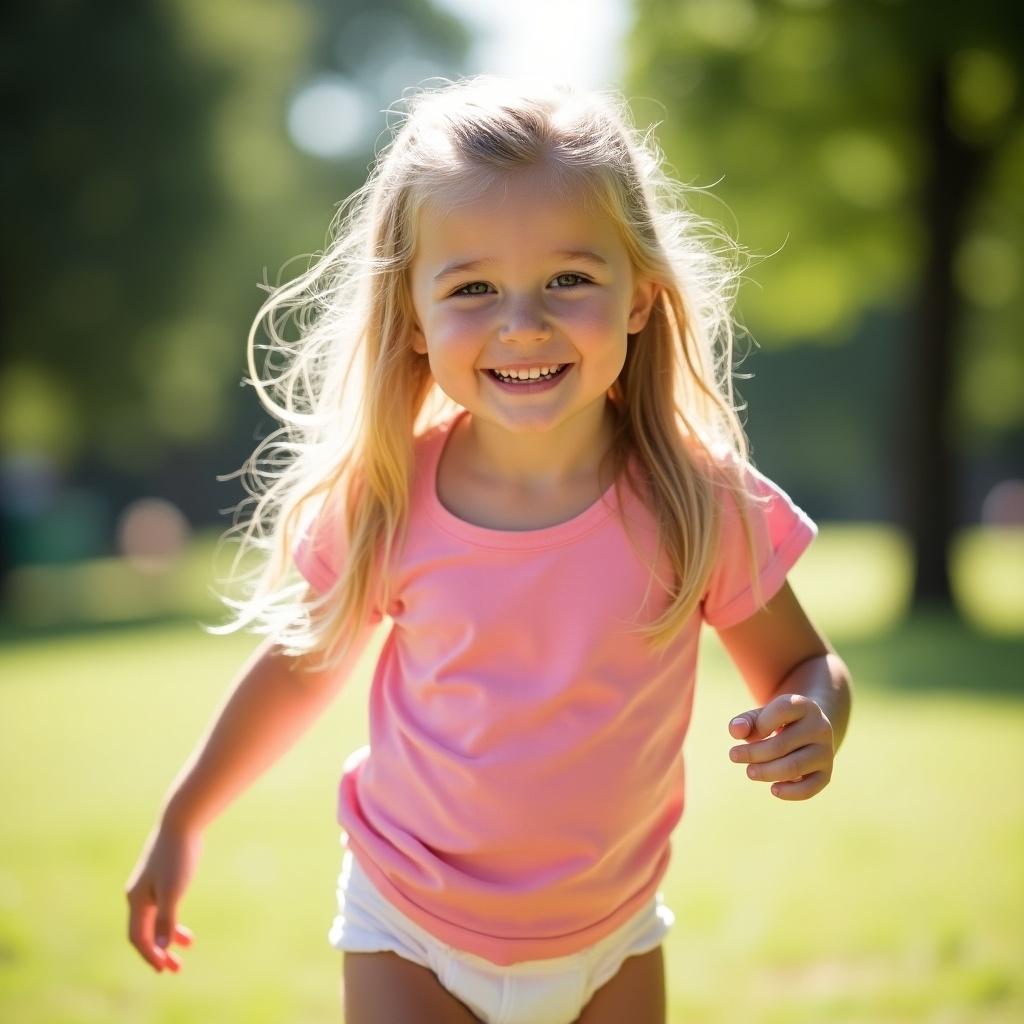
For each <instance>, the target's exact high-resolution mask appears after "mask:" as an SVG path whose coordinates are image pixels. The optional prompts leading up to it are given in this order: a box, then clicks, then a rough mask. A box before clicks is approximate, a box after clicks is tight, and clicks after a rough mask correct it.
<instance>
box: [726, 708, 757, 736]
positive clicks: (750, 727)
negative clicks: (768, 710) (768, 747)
mask: <svg viewBox="0 0 1024 1024" xmlns="http://www.w3.org/2000/svg"><path fill="white" fill-rule="evenodd" d="M756 721H757V712H756V711H744V712H743V714H742V715H737V716H736V717H735V718H733V719H732V721H730V722H729V732H730V733H731V734H732V735H733V736H734V737H735V738H736V739H738V740H739V739H743V738H744V737H745V736H753V734H754V723H755V722H756Z"/></svg>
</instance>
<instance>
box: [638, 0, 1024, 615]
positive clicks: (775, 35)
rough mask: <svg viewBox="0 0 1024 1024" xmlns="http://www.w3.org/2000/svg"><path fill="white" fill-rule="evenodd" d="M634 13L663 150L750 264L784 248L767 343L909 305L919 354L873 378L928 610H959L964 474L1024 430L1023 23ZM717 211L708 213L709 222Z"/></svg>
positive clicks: (916, 13) (710, 1) (911, 350)
mask: <svg viewBox="0 0 1024 1024" xmlns="http://www.w3.org/2000/svg"><path fill="white" fill-rule="evenodd" d="M634 7H635V18H634V27H633V31H632V36H631V40H630V46H629V55H628V56H629V70H628V72H627V83H626V88H627V90H628V93H629V95H631V96H637V95H640V96H643V95H648V94H653V95H654V96H655V97H657V100H658V101H660V102H662V103H663V104H664V107H665V114H664V120H665V127H664V128H662V129H661V131H660V133H659V135H660V138H661V139H662V140H663V143H664V148H665V149H666V151H667V153H668V155H669V156H670V157H671V158H672V159H674V160H675V161H676V166H678V167H682V168H683V171H684V173H683V175H682V176H683V178H684V180H687V181H692V180H694V179H696V180H701V181H703V182H705V183H708V184H710V183H714V191H715V193H717V194H718V195H719V196H720V197H721V198H722V199H723V200H724V201H725V203H726V204H727V205H728V206H729V207H730V208H731V209H732V210H734V211H735V214H736V219H737V222H738V223H739V224H740V225H741V226H742V228H743V232H744V237H743V238H741V239H740V240H741V241H742V242H743V244H745V245H746V246H748V247H749V248H751V249H753V250H755V251H757V252H763V251H766V250H768V251H771V250H775V251H776V253H777V250H778V249H779V248H780V247H782V246H783V245H785V246H786V247H787V248H786V251H785V252H784V253H783V254H782V255H777V254H775V253H773V255H774V259H772V260H769V261H768V262H765V263H763V264H760V265H759V266H758V270H757V277H758V278H759V279H760V281H761V283H762V284H763V290H761V291H759V292H754V293H753V294H749V293H747V292H744V293H743V295H742V296H741V301H740V303H739V305H738V312H739V313H741V314H742V315H743V316H744V318H745V319H746V321H747V323H748V325H749V327H750V329H751V331H752V333H753V334H754V335H755V336H757V337H759V338H760V337H767V338H768V339H769V344H772V343H783V342H784V341H787V340H789V341H791V340H794V339H815V340H818V341H824V342H829V343H833V344H834V343H836V342H841V341H843V340H844V339H845V338H847V337H849V336H850V335H851V334H852V333H853V332H854V331H855V329H856V325H857V323H858V321H859V320H861V319H862V318H863V317H864V316H865V315H866V314H868V313H869V312H870V311H871V310H872V308H889V309H892V308H893V307H898V306H899V305H900V304H906V305H907V306H908V307H909V308H908V309H907V320H906V322H907V325H908V326H907V331H906V337H905V339H903V342H904V343H903V345H902V350H898V351H894V352H892V353H891V355H890V357H889V358H887V360H886V361H885V362H884V363H883V364H882V365H879V367H878V369H877V375H878V378H879V381H880V388H879V393H878V395H877V396H875V401H876V402H877V400H878V398H879V397H880V396H881V395H882V394H884V389H883V388H882V387H881V382H884V381H885V380H886V378H888V377H890V376H891V375H896V376H897V380H896V382H895V383H896V395H897V398H896V401H897V403H898V409H897V410H896V416H895V417H894V422H895V423H896V424H898V427H899V433H898V438H897V439H896V440H895V442H894V443H893V445H892V447H891V449H890V458H891V459H892V460H893V461H894V464H895V472H894V473H893V479H894V480H896V481H898V482H899V484H900V486H901V493H900V496H899V497H900V501H899V504H898V508H899V518H900V520H901V525H903V526H904V527H905V528H906V530H907V532H908V534H909V537H910V538H911V541H912V544H913V547H914V554H915V562H916V578H915V583H914V594H913V596H914V602H915V604H922V603H938V604H941V605H947V606H948V605H951V604H952V598H951V593H950V581H949V575H948V564H949V560H948V553H949V548H950V541H951V536H952V533H953V531H954V529H955V526H956V525H957V524H956V516H957V509H956V495H957V493H958V488H957V480H956V476H957V473H956V469H955V456H956V455H957V454H958V453H960V452H963V451H965V450H967V449H968V448H969V447H970V446H971V445H972V444H977V443H978V442H979V441H980V440H982V439H984V438H986V437H991V436H992V435H994V434H996V433H998V432H1000V431H1006V430H1008V429H1011V428H1016V429H1020V427H1021V426H1022V425H1024V401H1022V395H1024V347H1022V346H1021V345H1020V342H1019V326H1018V325H1019V324H1020V322H1021V314H1022V312H1024V310H1022V308H1021V303H1022V298H1021V290H1020V288H1019V287H1017V285H1018V282H1019V271H1020V263H1019V257H1018V255H1017V254H1018V253H1019V251H1020V246H1021V241H1022V237H1021V235H1022V232H1021V228H1022V224H1024V221H1022V218H1021V212H1022V205H1024V200H1022V194H1021V189H1020V182H1021V181H1022V180H1024V118H1022V110H1024V107H1022V94H1021V82H1020V69H1021V64H1022V62H1021V56H1022V51H1024V31H1022V28H1024V23H1022V11H1024V8H1022V6H1021V5H1020V4H1019V3H1017V2H1013V0H1004V2H1000V0H975V2H973V3H971V4H964V5H961V4H953V3H948V2H946V3H928V2H926V0H863V2H860V3H841V2H831V0H635V4H634ZM716 179H721V184H718V182H717V181H716ZM700 199H701V197H700V196H699V195H698V197H697V201H692V202H693V205H694V207H695V208H697V209H698V210H699V212H702V213H704V214H705V215H711V216H713V213H711V214H709V213H708V211H706V210H700V203H699V200H700ZM865 398H866V401H867V404H866V406H865V411H871V403H872V396H870V395H869V396H865ZM812 404H817V403H812ZM873 411H874V412H875V413H878V412H885V411H886V410H882V409H878V408H877V406H876V408H875V409H874V410H873Z"/></svg>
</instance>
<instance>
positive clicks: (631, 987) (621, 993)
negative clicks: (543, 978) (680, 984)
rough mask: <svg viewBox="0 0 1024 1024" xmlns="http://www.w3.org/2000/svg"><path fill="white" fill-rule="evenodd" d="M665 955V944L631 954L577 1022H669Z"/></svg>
mask: <svg viewBox="0 0 1024 1024" xmlns="http://www.w3.org/2000/svg"><path fill="white" fill-rule="evenodd" d="M667 1012H668V1011H667V1007H666V994H665V959H664V956H663V954H662V948H661V946H657V947H655V948H654V949H652V950H650V951H649V952H647V953H641V954H640V955H639V956H628V957H626V959H625V960H623V961H622V966H621V967H620V968H619V970H618V972H617V973H616V974H615V975H614V976H613V977H612V978H611V979H610V980H609V981H606V982H605V983H604V984H603V985H602V986H601V987H600V988H599V989H598V990H597V991H596V992H595V993H594V994H593V995H592V996H591V997H590V1002H588V1003H587V1005H586V1006H585V1007H584V1008H583V1012H582V1013H581V1014H580V1016H579V1018H578V1019H577V1021H576V1022H575V1024H622V1021H629V1024H665V1017H666V1014H667Z"/></svg>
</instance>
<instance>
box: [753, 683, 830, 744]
mask: <svg viewBox="0 0 1024 1024" xmlns="http://www.w3.org/2000/svg"><path fill="white" fill-rule="evenodd" d="M816 707H817V705H816V704H815V703H814V701H813V700H811V698H810V697H805V696H804V695H803V694H802V693H780V694H779V696H778V697H773V698H772V699H771V700H770V701H769V702H768V703H767V704H765V706H764V707H763V708H761V710H760V711H759V712H758V715H757V733H758V735H759V736H762V737H766V736H771V734H772V733H773V732H777V731H778V730H779V729H782V728H785V727H786V726H787V725H790V724H792V723H794V722H799V721H800V719H801V718H803V717H804V716H805V715H807V714H808V712H810V711H811V710H813V709H814V708H816Z"/></svg>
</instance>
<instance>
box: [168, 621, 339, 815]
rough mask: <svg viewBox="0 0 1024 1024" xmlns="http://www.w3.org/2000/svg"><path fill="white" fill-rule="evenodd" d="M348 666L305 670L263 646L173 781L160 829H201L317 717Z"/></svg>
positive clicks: (275, 649) (267, 644)
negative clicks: (316, 670)
mask: <svg viewBox="0 0 1024 1024" xmlns="http://www.w3.org/2000/svg"><path fill="white" fill-rule="evenodd" d="M349 668H351V666H350V665H346V666H343V667H342V668H341V669H340V670H338V669H336V670H335V671H334V672H308V671H302V670H301V666H300V665H299V664H297V663H296V659H294V658H290V657H287V656H285V655H282V654H281V653H280V649H279V648H278V647H277V646H276V645H275V644H273V643H272V642H271V641H270V640H269V639H267V640H264V641H263V642H262V643H261V644H260V645H259V647H257V648H256V650H255V651H254V652H253V653H252V655H251V656H250V657H249V659H248V661H246V663H245V664H244V665H243V666H242V668H241V669H240V670H239V672H238V675H237V676H236V679H235V681H234V682H233V683H232V685H231V687H230V689H229V692H228V695H227V697H226V698H225V700H224V701H223V703H222V704H221V706H220V708H219V709H218V712H217V714H216V716H215V718H214V720H213V721H212V722H211V724H210V726H209V727H208V729H207V732H206V734H205V735H204V737H203V739H202V740H201V742H200V743H199V745H198V746H197V747H196V749H195V751H193V753H192V755H191V756H190V757H189V759H188V761H186V763H185V765H184V766H183V767H182V769H181V771H180V772H179V773H178V776H177V777H176V779H175V780H174V782H173V783H172V785H171V788H170V790H169V791H168V795H167V797H166V798H165V801H164V805H163V810H162V813H161V824H162V825H163V826H165V827H170V828H172V829H180V830H183V831H187V832H195V831H201V830H203V829H205V827H206V826H207V825H208V824H209V823H210V822H211V821H213V819H214V818H216V817H217V816H218V815H219V814H220V813H221V812H222V811H223V810H224V809H225V808H226V807H227V806H228V805H229V804H230V803H231V802H232V801H233V800H234V799H235V798H236V797H237V796H238V795H239V794H241V793H242V792H244V791H245V790H246V789H247V788H248V787H249V786H250V785H251V784H252V783H253V782H254V781H255V780H256V779H257V778H258V777H259V776H260V775H261V774H262V773H263V772H264V771H265V770H266V769H267V768H269V767H270V766H271V765H272V764H273V763H274V762H275V761H277V760H278V758H280V757H281V756H282V755H283V754H284V753H285V752H286V751H287V750H288V749H289V748H291V747H292V746H293V745H294V744H295V742H296V741H297V740H298V739H299V737H300V736H301V735H302V734H303V733H304V732H305V731H306V730H307V729H308V728H309V727H310V726H311V725H312V724H313V722H314V721H315V720H316V719H317V718H319V717H320V715H321V714H322V713H323V712H324V711H325V710H326V708H327V707H328V705H329V704H330V703H331V701H332V699H333V698H334V696H335V694H336V693H337V691H338V688H339V687H340V686H341V685H342V684H343V683H344V680H345V678H346V676H347V675H348V672H347V671H346V670H347V669H349Z"/></svg>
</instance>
